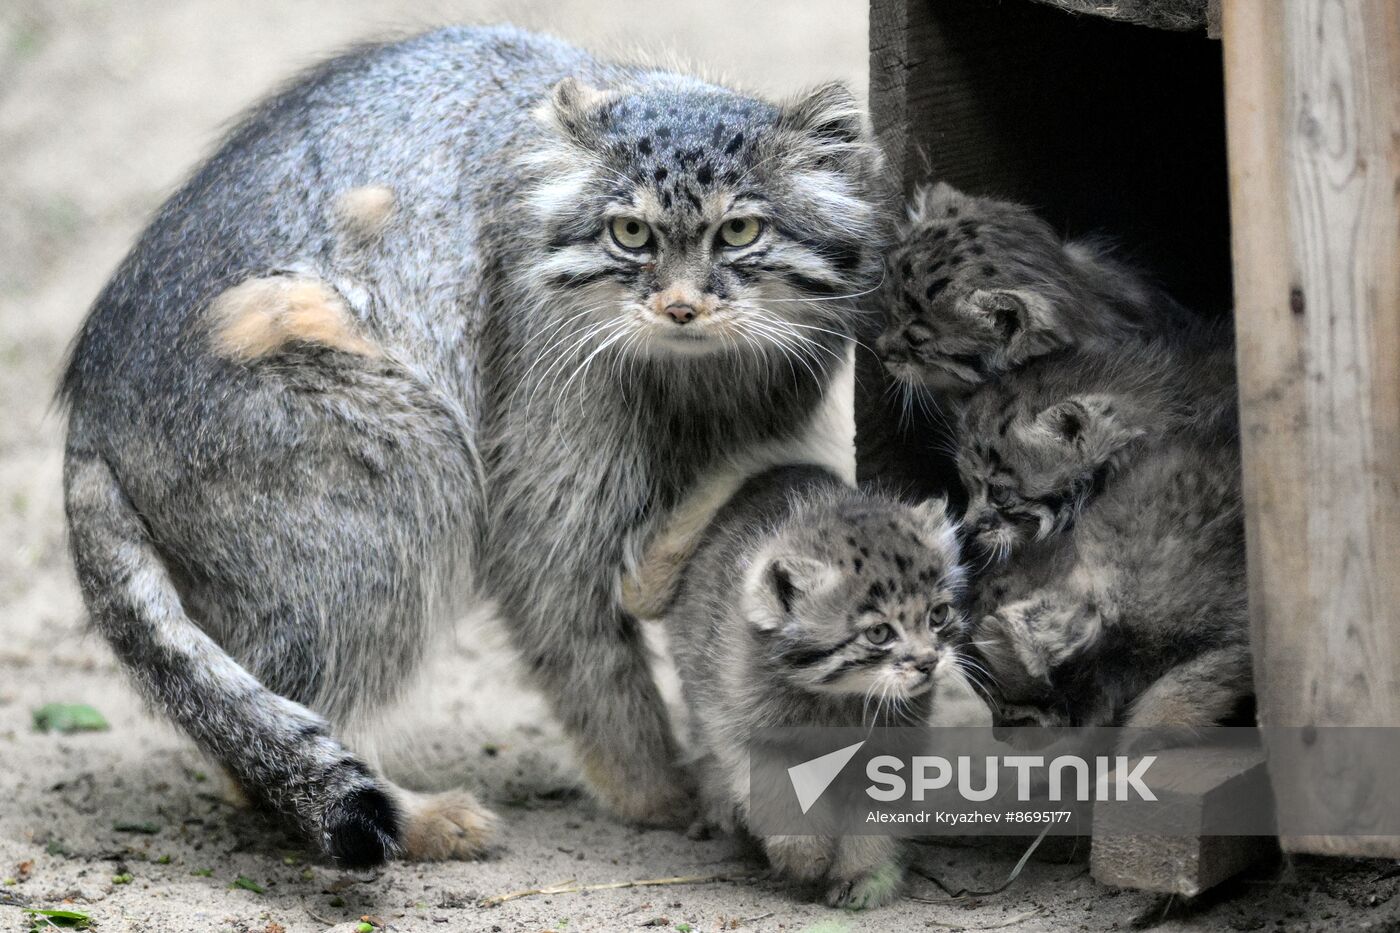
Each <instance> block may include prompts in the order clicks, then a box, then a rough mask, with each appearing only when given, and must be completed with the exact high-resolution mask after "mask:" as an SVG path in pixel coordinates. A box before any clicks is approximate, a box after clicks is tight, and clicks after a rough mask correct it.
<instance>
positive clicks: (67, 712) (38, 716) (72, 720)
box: [34, 703, 112, 734]
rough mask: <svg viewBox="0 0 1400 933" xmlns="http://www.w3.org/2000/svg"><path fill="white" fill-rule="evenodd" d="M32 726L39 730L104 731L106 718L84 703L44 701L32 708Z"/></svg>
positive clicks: (107, 727) (106, 723)
mask: <svg viewBox="0 0 1400 933" xmlns="http://www.w3.org/2000/svg"><path fill="white" fill-rule="evenodd" d="M34 728H35V729H37V730H38V731H40V732H62V733H64V734H67V733H70V732H105V731H106V730H108V729H110V728H112V727H111V726H110V725H109V724H108V722H107V720H106V718H105V717H104V716H103V715H102V714H101V713H99V712H98V711H97V710H95V709H93V708H92V707H91V706H88V705H87V704H86V703H46V704H44V705H43V706H41V707H39V708H38V709H36V710H34Z"/></svg>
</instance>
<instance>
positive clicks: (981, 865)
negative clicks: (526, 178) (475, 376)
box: [0, 0, 1400, 933]
mask: <svg viewBox="0 0 1400 933" xmlns="http://www.w3.org/2000/svg"><path fill="white" fill-rule="evenodd" d="M505 18H511V19H514V20H515V21H517V22H522V23H524V24H526V25H533V26H537V27H543V28H548V29H550V30H552V31H555V32H557V33H559V34H561V35H564V36H567V37H570V38H573V39H575V40H577V41H580V42H582V43H585V44H587V45H590V46H592V47H594V48H597V49H601V50H624V51H625V50H630V49H633V48H636V47H641V48H646V49H651V50H659V49H671V50H674V52H675V53H676V54H677V55H678V56H679V58H680V59H681V60H683V61H684V60H689V61H695V62H704V63H706V65H707V66H708V69H709V71H710V72H711V73H714V74H718V75H722V76H725V77H728V78H731V79H734V80H737V81H739V82H740V83H742V84H744V85H746V86H749V87H752V88H755V89H757V90H760V91H765V92H772V93H783V92H787V91H791V90H793V89H795V88H796V87H797V86H799V85H801V84H803V83H810V82H812V81H816V80H819V79H823V78H827V77H832V76H837V77H843V78H846V79H848V80H850V81H851V82H852V83H853V84H854V85H855V86H856V87H857V88H859V89H861V90H863V89H864V87H865V83H866V82H865V74H864V72H865V43H866V24H865V3H864V0H805V2H803V0H793V2H788V3H773V2H764V3H755V2H750V0H707V2H705V3H676V4H656V3H639V2H622V0H611V2H608V3H606V4H604V3H597V2H582V0H575V2H563V3H560V2H556V3H547V2H526V0H517V2H513V3H508V2H490V0H482V2H437V3H417V4H415V3H408V2H374V0H346V2H337V3H331V2H319V3H312V2H283V0H238V2H233V0H210V2H200V3H186V4H173V3H169V4H166V3H153V2H136V0H130V2H116V0H0V205H3V207H0V400H3V409H0V413H2V415H0V881H3V884H0V929H15V930H22V929H28V926H29V925H28V923H27V922H26V921H25V920H24V919H23V917H22V914H21V910H20V908H21V907H23V906H26V905H27V906H34V907H56V906H67V907H69V908H71V909H76V910H81V911H84V912H86V913H88V914H90V915H91V916H92V917H93V918H94V920H95V921H96V922H97V924H98V928H99V929H101V930H105V931H117V930H151V931H186V930H240V931H249V930H252V931H264V933H277V931H282V930H288V931H302V930H307V931H311V930H324V929H327V928H331V927H334V928H336V929H352V928H353V925H354V923H356V922H358V921H359V919H360V917H361V916H363V915H369V916H370V917H371V918H372V920H373V922H375V923H377V924H378V925H379V926H381V927H386V928H389V929H397V930H429V929H432V930H441V929H447V930H507V931H517V930H518V931H537V930H556V931H564V930H570V931H572V930H623V929H635V928H652V929H662V928H670V929H674V930H685V929H694V930H697V931H699V930H706V931H708V930H718V929H743V930H791V931H802V930H806V931H818V930H821V931H828V933H831V931H842V930H857V929H868V930H909V929H924V928H932V929H1016V930H1028V931H1030V930H1103V929H1126V928H1129V927H1139V928H1140V927H1147V926H1155V927H1158V928H1160V929H1177V928H1181V927H1183V926H1187V925H1190V926H1200V927H1205V928H1210V929H1222V930H1223V929H1231V930H1258V929H1277V928H1286V929H1318V930H1324V929H1325V930H1331V929H1364V928H1370V929H1388V930H1396V929H1400V899H1395V898H1394V895H1395V894H1396V893H1397V890H1400V880H1397V878H1396V877H1395V876H1396V871H1395V868H1394V866H1393V864H1392V863H1384V862H1324V861H1321V860H1307V859H1302V860H1297V861H1295V862H1294V863H1292V864H1288V865H1282V866H1277V867H1269V868H1267V869H1264V870H1262V871H1261V872H1260V873H1257V874H1256V875H1255V876H1253V877H1251V878H1248V879H1245V880H1243V881H1240V882H1237V883H1234V884H1232V885H1230V886H1228V887H1226V888H1225V889H1224V890H1222V891H1221V892H1220V893H1218V894H1216V895H1214V896H1212V897H1210V898H1208V899H1206V900H1205V901H1203V902H1201V903H1198V904H1195V905H1180V904H1172V903H1167V902H1164V901H1162V900H1161V899H1158V898H1154V897H1152V896H1149V895H1145V894H1139V893H1118V892H1114V891H1110V890H1107V889H1105V888H1102V887H1100V886H1098V885H1096V884H1095V883H1094V882H1093V881H1092V880H1090V879H1089V878H1088V876H1087V872H1086V868H1085V864H1084V859H1083V847H1082V846H1080V847H1079V848H1078V851H1075V850H1073V849H1070V848H1066V847H1060V848H1058V849H1057V850H1056V854H1055V856H1054V857H1047V858H1044V859H1038V860H1036V861H1033V862H1032V863H1031V864H1030V866H1029V867H1028V868H1027V870H1026V872H1025V873H1024V874H1023V875H1022V876H1021V878H1020V879H1019V880H1018V881H1017V882H1016V883H1015V884H1014V885H1013V886H1012V887H1011V888H1010V889H1009V890H1008V891H1007V892H1005V893H1003V894H1001V895H998V896H995V897H986V898H974V899H964V900H960V901H956V902H950V901H949V900H948V899H947V898H946V897H944V896H943V894H942V893H941V892H940V891H939V890H938V888H937V887H935V886H934V885H933V884H931V883H929V882H927V881H923V880H919V881H916V882H915V883H914V884H913V885H912V887H911V892H910V893H911V897H910V898H909V899H907V900H905V901H903V902H902V903H900V904H899V905H897V906H895V907H892V908H888V909H886V910H883V911H879V912H876V913H872V914H866V915H853V914H846V913H841V912H835V911H830V910H827V909H825V908H823V907H820V906H817V905H815V904H812V903H808V902H804V901H802V900H800V899H797V898H795V897H794V896H793V894H792V892H789V891H787V890H785V889H783V888H782V887H781V886H780V885H778V884H776V883H773V882H771V881H768V880H764V879H762V878H761V877H760V875H761V866H759V865H757V864H755V863H753V862H752V861H749V860H747V859H746V857H745V856H744V855H743V854H742V853H740V852H738V851H737V850H736V848H735V847H734V846H733V845H732V844H731V843H729V842H726V841H723V840H721V841H713V842H705V843H694V842H690V841H687V840H686V839H684V838H683V837H682V836H680V835H678V834H676V833H671V832H664V831H641V830H636V829H632V828H629V827H625V826H621V825H618V824H617V823H615V822H613V821H611V820H609V819H608V818H607V817H606V816H604V815H601V814H599V813H598V812H597V811H596V810H595V809H594V808H593V806H592V805H591V803H590V802H589V801H588V800H587V798H586V797H585V796H583V795H582V794H581V792H580V790H579V788H578V786H577V783H576V778H575V772H574V769H573V767H572V764H571V760H570V757H569V753H568V751H567V749H566V748H565V747H564V746H563V744H562V743H561V742H560V739H559V733H558V730H557V728H556V727H555V726H554V725H553V724H551V723H550V722H549V721H548V718H547V717H546V716H545V715H544V713H543V709H542V706H541V704H540V702H539V700H538V699H537V698H536V697H535V696H534V695H533V694H531V693H530V692H529V691H528V690H527V689H525V688H523V687H522V686H521V685H520V684H519V682H518V681H517V680H516V678H515V676H514V674H513V672H512V668H511V663H510V659H509V655H508V654H507V653H506V652H505V651H504V650H503V649H502V647H501V643H500V638H499V637H498V636H497V635H495V634H494V632H493V630H492V626H491V623H490V621H489V620H476V621H471V620H468V621H467V622H466V623H464V625H463V626H462V627H461V629H460V630H459V632H458V633H457V635H456V639H455V640H454V641H453V642H451V643H450V644H449V645H447V646H445V647H444V649H443V650H442V651H440V652H436V661H435V663H434V665H433V667H432V669H431V670H430V671H428V672H427V676H426V677H425V679H424V683H423V685H422V687H421V688H420V689H419V690H418V692H417V693H416V694H415V695H414V698H413V699H412V700H411V701H410V702H408V703H407V704H405V708H404V709H403V710H401V711H400V712H399V713H397V714H395V715H392V716H390V717H387V719H388V723H389V726H388V727H385V728H381V729H379V730H378V739H377V747H378V748H379V749H380V750H381V752H382V758H383V760H384V762H385V764H386V767H388V768H389V770H390V772H391V773H392V774H393V775H395V776H396V777H400V778H402V779H403V780H405V781H411V782H413V783H416V784H418V785H420V786H422V787H424V788H446V787H451V786H454V785H457V784H461V783H466V784H468V785H470V786H474V787H476V788H478V789H479V790H480V791H481V792H482V793H483V794H484V795H485V796H486V797H487V798H488V799H489V800H490V801H492V803H493V805H494V806H495V807H496V808H497V809H498V810H499V811H500V812H501V813H502V815H503V816H504V818H505V831H504V833H503V837H502V840H501V845H500V848H499V851H498V852H497V853H496V854H495V855H494V857H492V858H491V859H489V860H487V861H484V862H480V863H472V864H445V865H431V866H423V865H417V866H407V865H395V866H392V867H390V868H388V869H387V870H385V871H383V872H380V873H376V874H373V875H368V876H342V875H340V874H339V873H337V872H335V871H334V870H332V869H329V868H327V867H324V866H322V865H319V864H315V863H313V862H310V861H308V860H307V859H306V856H305V854H304V851H303V850H302V849H301V847H300V846H299V845H298V843H297V841H296V840H295V839H291V838H288V837H287V836H285V835H284V834H283V833H282V831H281V830H280V829H279V827H277V826H276V825H275V824H273V823H272V822H271V821H269V820H267V819H266V818H264V817H262V816H260V815H258V814H254V813H250V812H248V811H244V810H238V809H235V808H234V807H232V806H230V805H229V804H227V803H226V802H224V800H223V799H222V797H221V795H220V792H219V788H218V787H217V786H216V785H215V782H214V781H213V780H211V779H210V778H208V777H206V775H207V774H209V773H211V769H210V767H209V765H208V764H207V763H205V762H203V761H201V760H200V758H199V757H198V755H197V754H196V753H195V752H194V751H193V750H192V749H191V748H190V747H189V745H188V743H186V742H185V741H184V740H182V739H181V738H180V737H179V736H178V735H176V734H174V733H173V732H172V731H171V730H170V729H169V728H167V727H166V726H164V725H162V724H160V723H158V722H156V721H154V720H152V719H151V718H150V717H149V716H147V715H146V714H144V713H143V712H142V710H141V708H140V706H139V704H138V703H137V701H136V700H135V698H134V696H133V694H132V693H131V691H130V690H129V689H128V687H127V686H126V684H125V683H124V681H123V679H122V677H121V675H120V672H119V671H118V670H117V669H116V668H115V666H114V664H113V661H112V659H111V657H110V655H109V653H108V651H107V650H106V648H105V647H104V646H103V645H101V644H99V643H96V642H94V641H93V640H92V639H90V638H88V637H87V636H86V635H85V634H84V627H83V613H82V608H81V604H80V601H79V599H78V595H77V593H76V590H75V587H74V584H73V581H72V577H71V573H70V571H69V568H68V562H67V557H66V554H65V550H64V540H63V530H62V522H61V500H60V493H59V471H60V444H61V423H60V421H59V419H58V418H57V417H56V416H55V415H54V413H53V412H52V410H51V408H50V395H51V390H52V386H53V384H54V380H55V378H56V375H57V372H58V367H59V362H60V359H61V356H62V353H63V349H64V346H65V344H66V342H67V341H68V339H69V338H70V336H71V335H72V333H73V332H74V330H75V329H76V327H77V326H78V323H79V320H80V318H81V316H82V314H83V312H84V310H85V308H86V306H87V304H88V303H89V302H90V301H91V299H92V297H93V296H94V294H95V293H96V292H97V290H98V288H99V287H100V286H101V284H102V282H103V280H104V279H105V278H106V276H107V275H108V274H109V272H110V270H111V269H112V268H113V266H114V265H115V263H116V262H117V260H118V259H119V257H120V256H121V254H122V252H123V251H124V250H125V249H126V248H127V246H128V245H129V243H130V242H131V240H132V239H133V237H134V235H135V234H136V232H137V231H138V230H139V228H140V226H141V224H142V223H143V221H144V218H145V217H146V216H147V215H148V214H149V213H150V212H151V210H152V209H153V208H154V207H155V206H156V205H157V204H158V203H159V202H160V200H161V199H162V198H163V197H164V196H165V195H166V194H167V193H168V192H169V191H170V190H171V189H172V188H173V186H174V185H175V184H177V182H178V181H179V179H180V178H181V177H182V175H183V174H184V173H185V172H187V171H188V170H189V168H190V167H191V166H192V165H193V164H194V163H195V161H196V160H197V159H198V157H199V156H200V154H201V153H202V152H204V151H206V150H207V149H208V148H209V147H210V146H211V145H212V143H213V141H214V140H215V139H216V138H217V135H218V132H219V128H220V127H221V126H222V125H224V124H225V123H226V121H227V120H228V119H229V118H230V117H231V116H232V115H233V114H235V113H236V112H237V111H238V110H239V109H240V108H241V107H242V106H244V105H245V104H247V103H249V102H250V101H252V100H254V99H255V98H256V97H257V96H259V95H260V94H262V93H263V92H264V91H265V90H266V89H268V88H269V87H271V86H272V85H273V84H274V83H275V82H276V81H278V80H279V79H281V78H282V77H284V76H285V75H287V74H288V73H289V72H291V71H292V70H294V69H296V68H298V67H301V66H302V65H305V64H307V63H309V62H310V61H313V60H314V59H315V58H316V57H318V56H320V55H323V54H324V53H326V52H327V51H329V50H333V49H335V48H337V47H339V46H341V45H343V44H345V43H347V42H350V41H352V40H355V39H359V38H363V37H367V36H373V35H378V34H383V33H384V32H386V31H389V30H393V29H402V28H416V27H420V26H426V25H431V24H434V23H441V22H451V21H495V20H500V19H505ZM50 701H64V702H87V703H91V704H94V705H95V706H97V707H98V708H100V709H101V711H102V712H103V713H104V714H105V715H106V716H107V717H108V719H109V720H110V721H111V726H112V728H111V730H110V731H108V732H102V733H92V734H82V735H75V736H69V737H60V736H55V735H45V734H40V733H37V732H35V731H33V730H32V728H31V726H30V719H31V714H30V711H31V709H33V708H34V707H37V706H39V705H41V704H43V703H46V702H50ZM141 823H149V824H150V825H149V826H148V827H146V828H148V829H152V830H154V831H153V832H131V831H129V830H128V831H123V830H119V829H117V828H116V827H117V826H118V825H120V824H128V825H129V824H141ZM1019 851H1020V844H1018V843H1015V842H1011V843H997V844H991V843H977V842H974V841H960V842H956V843H951V842H944V843H940V844H938V845H932V846H925V847H921V848H920V852H921V859H920V864H921V866H922V867H923V868H924V869H926V870H928V871H930V872H933V873H936V874H937V875H938V876H940V877H942V878H943V879H945V880H946V881H947V883H948V884H949V885H950V886H951V887H954V888H957V887H962V886H968V887H971V888H979V889H980V888H987V887H991V886H993V885H995V884H996V883H998V882H999V881H1000V880H1001V879H1002V878H1004V877H1005V876H1006V874H1007V872H1008V871H1009V870H1010V868H1011V866H1012V865H1013V864H1014V862H1015V860H1016V857H1017V855H1018V854H1019ZM125 876H130V880H129V881H125V882H124V883H116V882H114V880H113V879H114V878H118V877H121V878H124V877H125ZM668 876H702V877H708V876H721V877H723V878H725V879H730V880H724V881H712V882H708V883H700V884H691V885H685V886H674V887H655V888H634V889H616V890H606V891H596V892H592V893H586V894H583V893H565V894H554V895H539V896H533V897H526V898H521V899H518V900H514V901H512V902H510V903H508V904H505V905H503V906H498V907H483V906H479V904H478V901H479V899H480V898H482V897H488V896H491V895H498V894H502V893H505V892H510V891H515V890H519V889H525V888H536V887H540V886H545V885H550V884H555V883H557V882H561V881H565V880H568V879H576V880H577V881H578V882H580V883H600V882H616V881H627V880H635V879H647V878H661V877H668ZM240 877H243V878H246V879H250V880H251V881H253V882H255V883H256V885H257V886H258V887H260V888H261V889H262V891H261V893H259V892H256V891H252V890H247V889H244V888H238V887H234V886H232V884H233V882H234V881H235V880H236V879H238V878H240Z"/></svg>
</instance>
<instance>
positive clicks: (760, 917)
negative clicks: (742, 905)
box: [739, 910, 773, 923]
mask: <svg viewBox="0 0 1400 933" xmlns="http://www.w3.org/2000/svg"><path fill="white" fill-rule="evenodd" d="M771 916H773V911H771V910H770V911H768V913H766V914H759V915H758V916H757V917H740V918H739V922H740V923H757V922H758V921H760V920H767V919H768V918H769V917H771Z"/></svg>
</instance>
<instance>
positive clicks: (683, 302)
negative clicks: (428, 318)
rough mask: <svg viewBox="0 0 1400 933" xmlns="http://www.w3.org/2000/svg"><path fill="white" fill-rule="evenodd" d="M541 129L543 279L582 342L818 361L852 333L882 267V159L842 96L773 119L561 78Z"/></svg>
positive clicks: (677, 96) (707, 95)
mask: <svg viewBox="0 0 1400 933" xmlns="http://www.w3.org/2000/svg"><path fill="white" fill-rule="evenodd" d="M542 117H543V119H545V120H546V122H547V123H548V124H549V125H550V126H551V127H552V128H553V130H554V132H555V134H556V135H557V138H558V147H557V148H556V149H555V150H552V151H551V152H550V153H549V154H548V155H547V156H545V157H542V161H543V162H544V163H546V168H547V171H546V172H545V173H544V174H545V180H544V182H543V183H542V184H541V185H540V186H539V187H538V188H537V189H536V190H535V192H534V194H533V196H532V201H531V206H532V208H533V210H534V212H535V214H536V216H537V219H538V222H539V225H540V229H541V231H542V236H543V239H544V245H545V247H546V255H545V257H544V259H543V261H542V262H541V263H540V264H539V266H538V268H536V269H534V270H533V271H532V274H533V275H534V277H535V284H536V287H537V288H538V289H540V290H542V291H545V292H548V293H549V294H550V295H551V296H557V297H558V298H562V299H564V300H563V301H561V302H560V303H559V304H560V307H559V314H560V315H561V316H567V315H576V316H578V317H579V319H580V320H581V321H583V322H584V323H585V324H586V325H587V326H588V327H591V328H592V333H591V335H590V336H586V337H585V341H586V342H587V341H591V342H593V343H596V344H602V343H605V342H607V341H613V343H614V345H617V346H626V347H627V348H628V349H629V350H633V351H635V352H637V353H638V354H642V355H646V356H650V357H663V358H664V357H668V356H669V357H674V356H709V355H714V354H721V353H728V354H750V355H752V354H761V355H779V356H780V355H782V354H783V353H784V352H787V353H790V354H793V355H794V356H795V357H798V358H809V359H810V358H812V357H813V356H815V355H819V354H821V353H822V351H821V350H818V349H815V347H816V346H817V345H818V344H821V345H828V344H829V339H830V337H831V336H833V335H839V336H840V337H844V336H845V335H846V334H848V333H849V326H850V321H849V320H848V319H847V316H848V315H849V314H851V313H852V312H851V310H850V307H851V302H852V301H853V299H854V297H855V293H856V292H858V291H860V290H861V289H862V287H863V284H864V282H865V281H866V280H867V279H868V278H869V277H870V276H871V275H872V272H873V268H872V267H873V266H874V265H875V258H874V255H873V246H874V244H873V237H874V222H875V214H874V210H873V208H872V207H871V205H870V203H869V199H868V198H867V196H866V193H865V192H866V188H867V185H868V182H869V180H870V174H871V171H872V169H873V165H874V162H875V156H874V154H873V153H874V149H873V147H871V146H870V144H869V142H868V140H867V139H866V136H865V129H864V126H863V123H862V118H861V116H860V113H859V111H858V109H857V108H856V106H855V103H854V100H853V99H852V98H851V97H850V95H849V93H848V92H845V91H844V90H843V89H840V88H837V87H834V86H833V87H827V88H824V89H822V90H819V91H817V92H816V93H814V94H813V95H810V96H809V97H807V98H804V99H802V100H799V101H797V102H795V103H793V104H790V105H788V106H783V107H779V106H774V105H771V104H768V103H765V102H762V101H758V100H754V99H751V98H746V97H743V96H740V95H738V94H734V93H731V92H728V91H725V90H722V89H719V88H715V87H712V86H709V85H704V84H700V83H699V82H692V81H688V80H683V79H674V78H673V79H668V80H665V81H658V82H655V83H652V84H644V85H642V86H641V87H640V88H639V89H635V90H625V89H624V90H610V91H598V90H594V89H591V88H586V87H583V86H582V85H579V84H577V83H575V82H571V81H566V82H563V83H562V84H561V85H560V86H559V87H557V88H556V89H555V92H554V95H553V99H552V100H551V102H550V103H549V104H547V105H546V106H545V107H544V108H542ZM799 369H800V367H799Z"/></svg>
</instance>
